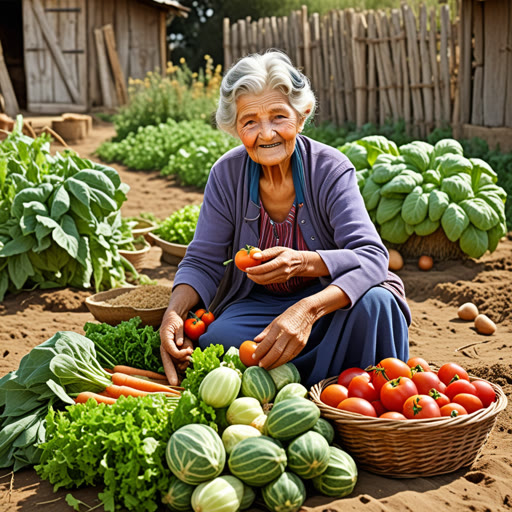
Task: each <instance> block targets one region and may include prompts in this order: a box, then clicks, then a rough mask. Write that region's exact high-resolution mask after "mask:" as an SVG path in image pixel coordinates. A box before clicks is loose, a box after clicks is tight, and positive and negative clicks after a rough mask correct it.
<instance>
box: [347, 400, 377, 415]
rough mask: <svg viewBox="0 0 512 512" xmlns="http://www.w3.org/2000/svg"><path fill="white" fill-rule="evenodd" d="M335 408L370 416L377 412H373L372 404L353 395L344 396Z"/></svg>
mask: <svg viewBox="0 0 512 512" xmlns="http://www.w3.org/2000/svg"><path fill="white" fill-rule="evenodd" d="M337 408H338V409H340V410H341V411H348V412H355V413H358V414H362V415H363V416H371V417H372V418H376V417H377V413H376V412H375V408H374V407H373V405H372V404H371V403H370V402H368V400H365V399H364V398H357V397H355V396H353V397H349V398H345V400H343V402H341V403H340V404H338V407H337Z"/></svg>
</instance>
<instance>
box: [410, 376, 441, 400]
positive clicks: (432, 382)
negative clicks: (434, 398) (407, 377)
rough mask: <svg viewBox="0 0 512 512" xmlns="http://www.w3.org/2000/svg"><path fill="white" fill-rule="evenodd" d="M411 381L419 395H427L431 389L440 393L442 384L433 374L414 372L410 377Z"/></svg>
mask: <svg viewBox="0 0 512 512" xmlns="http://www.w3.org/2000/svg"><path fill="white" fill-rule="evenodd" d="M412 381H413V382H414V384H416V387H417V388H418V394H419V395H428V394H429V392H430V390H431V389H437V390H438V391H441V389H440V388H441V384H442V382H441V381H440V380H439V377H438V376H437V375H436V374H435V373H434V372H416V373H415V374H414V375H413V376H412ZM443 386H444V384H443Z"/></svg>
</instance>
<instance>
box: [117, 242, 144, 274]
mask: <svg viewBox="0 0 512 512" xmlns="http://www.w3.org/2000/svg"><path fill="white" fill-rule="evenodd" d="M135 247H136V248H137V250H136V251H123V250H121V249H120V250H119V254H120V255H121V256H123V257H125V258H126V259H127V260H128V261H129V262H130V263H131V264H132V265H133V266H134V267H135V270H142V269H143V268H144V266H145V265H146V262H147V259H148V256H149V251H150V250H151V245H149V244H148V243H146V244H135Z"/></svg>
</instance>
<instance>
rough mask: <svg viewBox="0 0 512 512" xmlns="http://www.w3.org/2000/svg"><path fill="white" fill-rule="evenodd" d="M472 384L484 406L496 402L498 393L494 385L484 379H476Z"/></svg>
mask: <svg viewBox="0 0 512 512" xmlns="http://www.w3.org/2000/svg"><path fill="white" fill-rule="evenodd" d="M471 384H473V386H474V387H475V389H476V396H477V397H478V398H480V400H481V401H482V404H483V406H484V407H489V405H491V404H492V403H493V402H496V393H495V391H494V389H493V388H492V386H491V385H490V384H489V383H488V382H485V381H483V380H474V381H473V382H472V383H471Z"/></svg>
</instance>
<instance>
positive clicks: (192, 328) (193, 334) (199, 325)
mask: <svg viewBox="0 0 512 512" xmlns="http://www.w3.org/2000/svg"><path fill="white" fill-rule="evenodd" d="M184 330H185V336H186V337H187V338H190V339H191V340H192V341H197V340H198V339H199V336H201V334H204V333H205V332H206V324H205V323H204V322H203V321H202V320H199V319H197V318H187V319H186V320H185V325H184Z"/></svg>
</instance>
